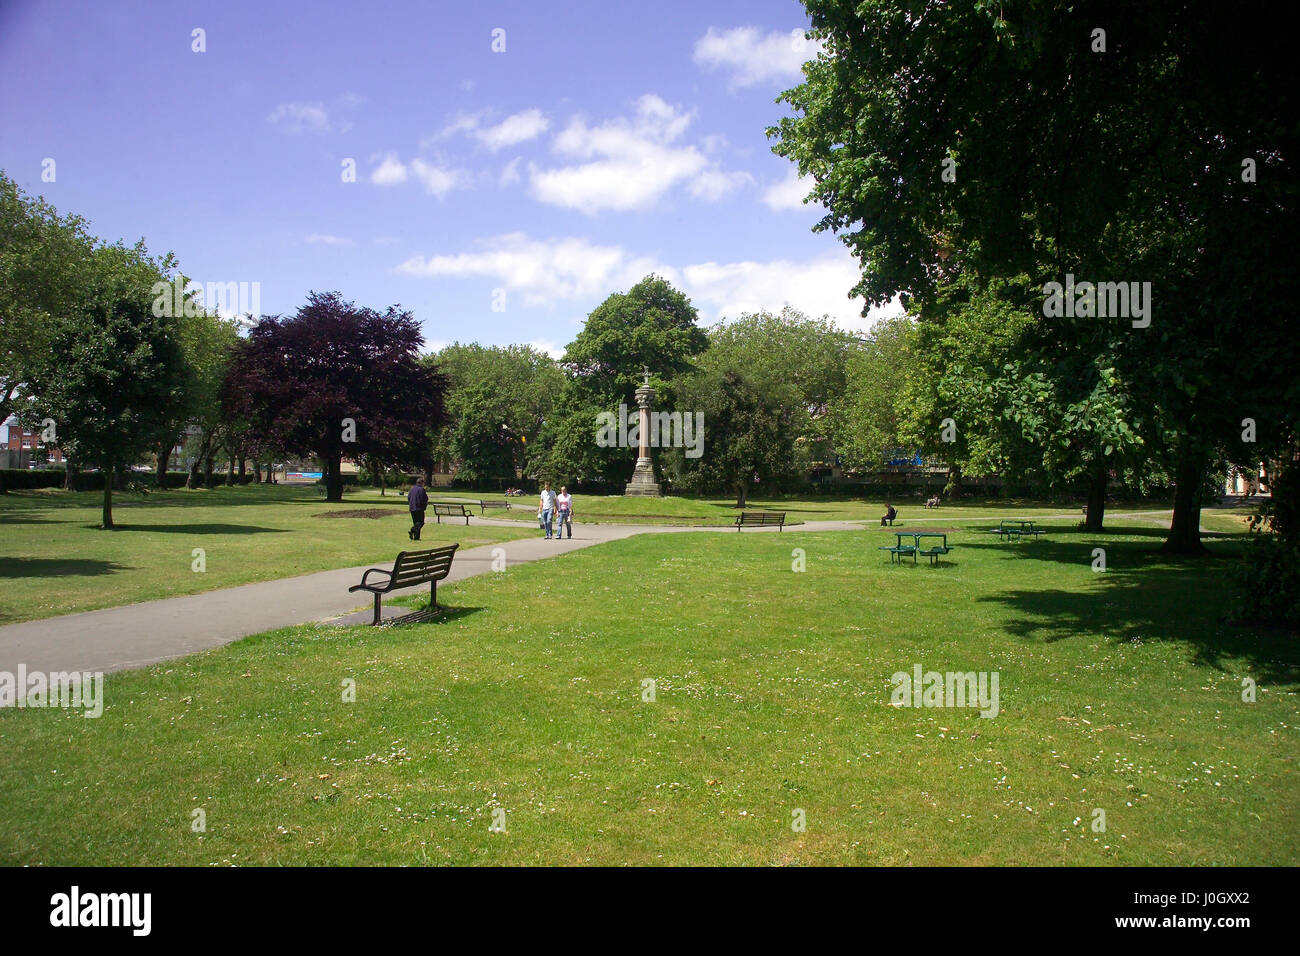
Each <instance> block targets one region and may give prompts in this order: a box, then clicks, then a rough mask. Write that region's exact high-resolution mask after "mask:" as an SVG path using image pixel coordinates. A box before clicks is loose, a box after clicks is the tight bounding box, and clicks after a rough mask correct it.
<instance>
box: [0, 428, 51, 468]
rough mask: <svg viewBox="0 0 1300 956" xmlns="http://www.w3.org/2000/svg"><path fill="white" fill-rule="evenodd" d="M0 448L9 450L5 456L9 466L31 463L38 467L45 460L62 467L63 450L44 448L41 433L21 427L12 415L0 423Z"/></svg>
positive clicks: (28, 464)
mask: <svg viewBox="0 0 1300 956" xmlns="http://www.w3.org/2000/svg"><path fill="white" fill-rule="evenodd" d="M0 448H3V449H4V450H5V451H7V452H9V454H8V455H7V456H6V457H7V458H8V459H9V461H10V467H11V468H27V467H29V466H31V465H32V464H33V463H35V465H36V467H38V468H39V467H40V466H41V465H42V463H45V462H48V463H49V464H50V465H51V466H56V467H60V468H61V467H63V452H62V451H60V450H59V449H58V448H56V447H54V446H51V447H49V448H46V447H45V442H44V441H42V440H41V433H40V432H39V431H28V430H27V429H26V428H23V426H22V425H20V424H19V423H18V418H17V417H16V416H14V415H10V416H9V417H8V418H7V419H5V421H4V422H3V424H0Z"/></svg>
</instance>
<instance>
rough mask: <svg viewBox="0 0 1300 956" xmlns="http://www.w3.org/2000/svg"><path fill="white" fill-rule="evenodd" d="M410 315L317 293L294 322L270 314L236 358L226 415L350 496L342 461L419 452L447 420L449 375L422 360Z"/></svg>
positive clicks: (331, 491) (338, 493) (329, 491)
mask: <svg viewBox="0 0 1300 956" xmlns="http://www.w3.org/2000/svg"><path fill="white" fill-rule="evenodd" d="M422 341H423V339H422V336H421V334H420V326H419V323H418V322H417V321H416V320H415V318H414V317H413V316H412V315H411V313H410V312H406V311H402V310H400V309H398V308H397V307H396V306H390V307H389V308H388V309H387V310H386V311H385V312H383V313H380V312H376V311H375V310H373V309H369V308H364V307H358V306H356V305H354V304H353V303H351V302H348V301H345V300H344V299H343V298H342V296H341V295H339V293H337V292H329V293H316V292H313V293H311V294H310V295H309V296H308V297H307V304H306V305H304V306H303V307H302V308H300V309H299V310H298V311H297V312H296V313H295V314H294V315H292V316H290V317H288V318H283V319H282V318H275V317H270V318H265V319H263V320H262V321H261V322H260V323H258V324H257V325H256V326H254V328H253V329H252V330H251V331H250V333H249V335H248V338H247V339H246V340H244V341H243V342H242V343H241V344H240V346H239V348H238V349H237V351H236V353H235V357H234V360H233V361H232V363H231V369H230V374H229V375H228V376H227V379H226V385H225V389H224V404H225V408H226V411H227V414H228V415H230V416H231V417H233V418H236V419H240V420H244V421H247V422H249V423H250V424H251V426H252V430H253V432H254V433H260V435H258V436H257V437H258V438H259V440H261V441H262V442H264V443H265V444H266V445H268V446H271V447H275V448H277V449H282V450H284V451H287V452H289V453H290V454H295V455H311V456H315V457H317V458H319V459H320V461H321V463H322V466H323V468H324V471H325V485H326V497H327V499H328V500H330V501H341V500H342V499H343V476H342V471H341V464H342V459H343V458H344V457H345V456H346V457H349V458H354V459H356V460H360V459H361V458H363V457H365V456H374V457H375V458H377V459H379V460H383V461H394V460H396V459H401V458H402V457H404V456H407V455H410V454H414V453H415V452H414V450H415V449H417V448H419V447H420V446H422V445H423V444H424V443H425V439H426V437H427V435H428V433H429V431H430V430H431V428H432V427H435V426H436V425H438V424H441V422H442V420H443V415H444V411H443V395H444V391H445V388H446V382H445V380H444V378H443V376H442V375H441V374H440V373H439V372H438V371H437V370H436V369H434V368H432V367H431V366H429V365H428V364H427V363H423V362H421V361H420V355H419V348H420V345H421V343H422Z"/></svg>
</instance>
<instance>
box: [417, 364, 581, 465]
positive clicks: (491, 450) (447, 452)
mask: <svg viewBox="0 0 1300 956" xmlns="http://www.w3.org/2000/svg"><path fill="white" fill-rule="evenodd" d="M433 358H434V359H436V362H437V364H438V367H439V368H440V369H441V371H442V372H443V373H444V374H445V375H446V376H447V381H448V387H447V417H448V424H447V425H446V426H445V427H444V428H443V429H442V432H441V434H440V435H439V436H437V440H436V445H437V448H438V451H439V456H440V457H442V458H448V459H453V460H455V461H456V462H457V464H458V468H457V475H460V476H463V477H466V478H502V479H507V480H509V481H513V480H514V479H515V477H516V474H515V473H516V471H517V470H520V469H524V468H526V467H527V462H528V455H529V450H530V448H535V447H537V441H536V439H537V436H538V434H539V433H540V431H541V429H542V426H543V424H544V423H545V421H546V420H547V418H548V417H549V416H550V414H551V410H552V408H554V406H555V403H556V400H557V399H558V398H559V396H560V393H561V391H562V390H563V388H564V384H565V375H564V373H563V372H562V371H561V370H560V367H559V366H558V365H557V364H556V362H555V360H554V359H553V358H551V357H550V356H549V355H547V354H546V353H545V352H542V351H540V350H538V349H536V348H533V347H532V346H529V345H508V346H501V347H497V346H491V347H489V346H483V345H477V344H462V343H459V342H456V343H453V344H451V345H448V346H446V347H445V348H444V349H442V350H441V351H440V352H438V354H437V355H436V356H435V357H433Z"/></svg>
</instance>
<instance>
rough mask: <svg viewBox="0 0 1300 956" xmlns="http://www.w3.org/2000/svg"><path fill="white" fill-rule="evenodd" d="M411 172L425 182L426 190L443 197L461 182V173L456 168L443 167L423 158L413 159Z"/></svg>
mask: <svg viewBox="0 0 1300 956" xmlns="http://www.w3.org/2000/svg"><path fill="white" fill-rule="evenodd" d="M411 172H412V173H414V174H415V177H416V178H417V179H418V180H420V182H422V183H424V188H425V191H426V192H428V193H430V194H431V195H434V196H437V197H438V198H440V199H441V198H442V197H443V196H445V195H446V194H447V193H448V192H450V191H451V190H452V189H454V188H455V187H456V186H457V185H459V184H460V182H461V174H460V173H459V172H458V171H457V170H454V169H443V168H442V167H441V166H434V165H433V164H432V163H426V162H425V161H424V160H422V159H413V160H411Z"/></svg>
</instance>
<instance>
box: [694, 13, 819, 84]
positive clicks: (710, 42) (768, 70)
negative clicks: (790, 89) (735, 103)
mask: <svg viewBox="0 0 1300 956" xmlns="http://www.w3.org/2000/svg"><path fill="white" fill-rule="evenodd" d="M820 51H821V44H820V42H813V41H812V40H808V39H806V38H805V36H804V31H803V30H791V31H790V32H789V33H782V32H780V31H779V30H773V31H772V32H771V33H767V34H763V33H760V32H759V31H758V30H757V29H756V28H755V27H736V28H734V29H731V30H715V29H714V28H713V27H709V30H708V32H707V33H705V34H704V36H702V37H701V38H700V39H699V40H697V41H696V42H695V62H696V63H697V64H699V65H700V66H702V67H704V68H705V69H710V70H712V69H724V70H727V71H728V72H730V74H731V78H730V81H729V85H730V86H731V88H732V89H737V88H739V87H744V86H755V85H757V84H760V83H771V84H783V83H797V82H799V80H800V79H801V78H802V76H803V73H802V72H801V70H800V67H801V66H802V65H803V63H804V61H805V60H811V59H813V58H815V57H816V56H817V54H818V53H819V52H820Z"/></svg>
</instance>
